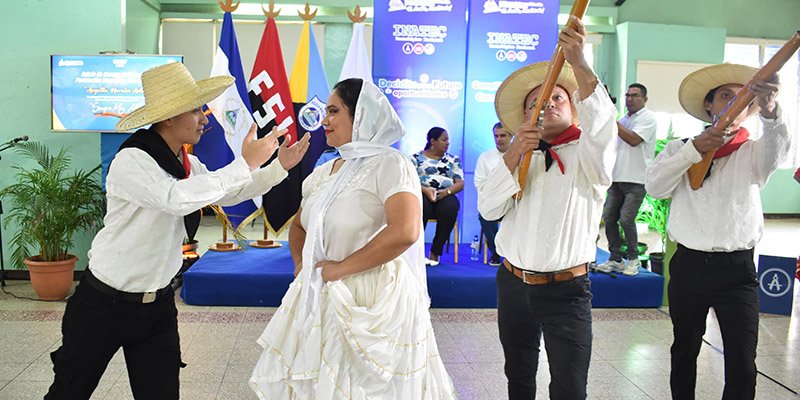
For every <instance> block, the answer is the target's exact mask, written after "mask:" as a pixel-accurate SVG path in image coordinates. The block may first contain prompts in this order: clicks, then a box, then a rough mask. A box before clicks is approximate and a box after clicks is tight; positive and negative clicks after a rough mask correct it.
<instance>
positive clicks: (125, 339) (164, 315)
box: [44, 279, 181, 400]
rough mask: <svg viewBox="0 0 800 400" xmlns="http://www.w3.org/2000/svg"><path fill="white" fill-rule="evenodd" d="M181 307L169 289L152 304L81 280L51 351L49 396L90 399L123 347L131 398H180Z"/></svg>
mask: <svg viewBox="0 0 800 400" xmlns="http://www.w3.org/2000/svg"><path fill="white" fill-rule="evenodd" d="M177 315H178V310H177V309H176V308H175V297H174V292H173V291H172V289H171V288H169V289H167V292H166V293H165V295H164V296H162V297H161V298H159V299H158V300H156V301H155V302H153V303H149V304H137V303H131V302H124V301H119V300H115V299H113V298H111V297H109V296H108V295H106V294H103V293H101V292H99V291H97V290H96V289H94V288H93V287H92V286H90V285H89V284H87V283H86V282H85V279H84V280H82V281H81V283H80V284H79V285H78V287H77V288H76V289H75V294H73V295H72V297H70V298H69V301H68V302H67V308H66V310H65V311H64V320H63V322H62V326H61V333H62V335H63V336H64V338H63V343H62V345H61V347H60V348H59V349H58V350H56V351H54V352H53V353H51V354H50V358H51V359H52V360H53V371H54V372H55V381H54V382H53V384H52V385H51V386H50V391H49V393H48V394H47V395H46V396H45V397H44V398H45V400H56V399H58V400H62V399H88V398H89V397H91V395H92V392H93V391H94V389H95V388H96V387H97V382H98V381H99V380H100V377H101V376H102V375H103V372H104V371H105V369H106V367H107V366H108V362H109V361H110V360H111V358H112V357H113V356H114V353H116V352H117V350H118V349H119V348H120V347H122V349H123V351H124V353H125V364H126V365H127V368H128V379H129V380H130V384H131V390H132V391H133V397H134V398H136V399H137V400H138V399H148V400H150V399H178V383H179V381H178V369H179V368H180V366H181V354H180V351H181V350H180V349H181V348H180V341H179V338H178V319H177Z"/></svg>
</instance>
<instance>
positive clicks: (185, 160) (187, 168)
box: [181, 146, 192, 179]
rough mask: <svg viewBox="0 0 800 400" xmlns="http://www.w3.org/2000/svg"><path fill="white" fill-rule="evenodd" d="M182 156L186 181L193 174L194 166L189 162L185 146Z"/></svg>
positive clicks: (182, 149)
mask: <svg viewBox="0 0 800 400" xmlns="http://www.w3.org/2000/svg"><path fill="white" fill-rule="evenodd" d="M181 154H182V155H183V172H184V175H183V179H186V178H188V177H189V174H191V173H192V164H191V163H190V162H189V155H188V154H186V148H185V147H183V146H181Z"/></svg>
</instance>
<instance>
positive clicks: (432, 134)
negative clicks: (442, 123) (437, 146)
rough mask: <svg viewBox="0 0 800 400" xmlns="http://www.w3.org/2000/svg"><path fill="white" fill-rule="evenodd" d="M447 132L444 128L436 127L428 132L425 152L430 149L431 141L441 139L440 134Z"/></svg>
mask: <svg viewBox="0 0 800 400" xmlns="http://www.w3.org/2000/svg"><path fill="white" fill-rule="evenodd" d="M445 132H447V131H446V130H445V129H444V128H440V127H438V126H434V127H433V128H431V130H429V131H428V142H427V143H425V150H428V149H430V148H431V140H439V138H440V137H442V134H443V133H445Z"/></svg>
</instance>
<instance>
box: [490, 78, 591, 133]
mask: <svg viewBox="0 0 800 400" xmlns="http://www.w3.org/2000/svg"><path fill="white" fill-rule="evenodd" d="M549 64H550V63H549V62H539V63H536V64H531V65H527V66H525V67H522V68H520V69H518V70H516V71H514V72H513V73H512V74H511V75H509V76H508V78H506V79H505V80H504V81H503V83H502V84H500V87H499V88H498V89H497V94H496V95H495V98H494V108H495V111H496V112H497V117H498V118H499V119H500V122H501V123H502V124H503V127H505V128H506V129H507V130H509V131H511V132H513V133H516V131H517V129H518V128H519V127H520V125H522V122H523V121H524V120H525V97H527V96H528V93H530V92H531V90H533V89H535V88H536V87H537V86H540V85H541V84H542V83H544V78H545V74H546V73H547V67H548V66H549ZM556 84H557V85H558V86H561V87H562V88H564V89H565V90H566V91H567V94H568V95H569V96H570V99H571V98H572V96H573V95H574V92H575V90H577V89H578V81H577V80H576V79H575V74H574V73H573V72H572V68H571V67H570V66H569V65H568V64H564V67H563V68H562V69H561V73H560V74H559V75H558V80H557V81H556Z"/></svg>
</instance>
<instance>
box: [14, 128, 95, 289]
mask: <svg viewBox="0 0 800 400" xmlns="http://www.w3.org/2000/svg"><path fill="white" fill-rule="evenodd" d="M16 151H17V153H19V154H21V155H22V156H23V157H25V158H27V159H31V160H33V161H36V163H37V164H38V168H23V167H19V166H17V167H15V168H16V170H17V175H16V178H17V183H15V184H12V185H11V186H8V187H6V188H5V189H3V190H0V197H2V198H5V199H8V200H9V201H10V202H11V204H12V206H11V209H10V212H9V213H8V216H7V218H6V220H5V225H6V226H8V225H9V224H10V223H14V224H15V225H16V226H17V228H18V230H17V232H16V234H15V235H14V236H13V238H12V239H11V247H12V253H11V262H12V263H13V264H14V265H16V266H18V267H22V266H23V265H25V266H27V267H28V270H29V271H30V279H31V285H32V286H33V290H34V291H35V292H36V294H37V295H38V296H39V298H40V299H42V300H61V299H63V298H64V297H66V295H67V293H69V290H70V288H71V287H72V278H73V271H74V269H75V263H76V262H77V261H78V258H77V257H76V256H75V255H72V254H70V253H69V250H70V248H71V247H72V237H73V235H74V234H75V233H77V232H90V233H94V232H96V231H97V229H99V228H100V226H101V225H102V222H103V215H104V213H105V196H104V195H103V189H102V187H101V186H100V183H99V182H98V179H97V177H96V172H97V171H98V170H99V169H100V166H97V167H96V168H93V169H92V170H90V171H83V170H77V171H73V170H71V169H70V161H71V159H70V157H69V156H68V155H67V153H66V150H65V149H61V151H59V152H58V154H57V155H55V156H53V155H51V154H50V152H49V151H48V149H47V148H46V147H45V146H43V145H42V144H41V143H37V142H28V143H22V144H18V145H17V147H16ZM31 250H33V253H32V252H31Z"/></svg>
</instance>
